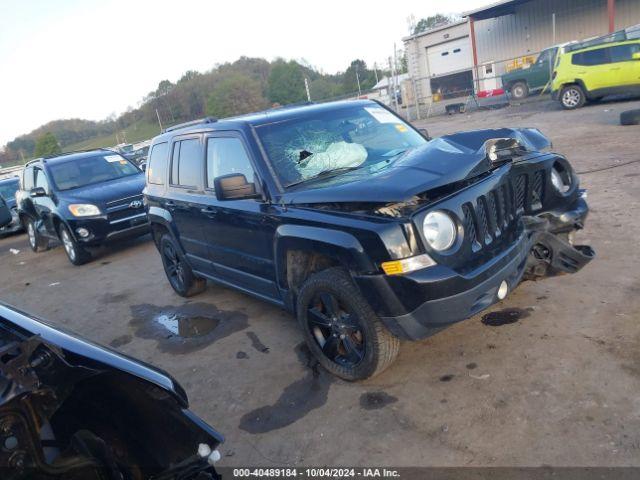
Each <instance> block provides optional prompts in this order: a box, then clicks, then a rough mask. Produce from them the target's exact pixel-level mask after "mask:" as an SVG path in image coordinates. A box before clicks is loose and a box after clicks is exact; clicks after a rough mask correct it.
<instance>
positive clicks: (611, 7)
mask: <svg viewBox="0 0 640 480" xmlns="http://www.w3.org/2000/svg"><path fill="white" fill-rule="evenodd" d="M607 13H608V14H609V33H613V32H615V31H616V0H607Z"/></svg>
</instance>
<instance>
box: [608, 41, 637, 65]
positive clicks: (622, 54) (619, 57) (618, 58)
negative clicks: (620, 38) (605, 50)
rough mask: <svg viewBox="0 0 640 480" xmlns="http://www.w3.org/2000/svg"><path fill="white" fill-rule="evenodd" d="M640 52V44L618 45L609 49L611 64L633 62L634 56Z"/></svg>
mask: <svg viewBox="0 0 640 480" xmlns="http://www.w3.org/2000/svg"><path fill="white" fill-rule="evenodd" d="M638 52H640V43H628V44H626V45H616V46H615V47H611V48H610V49H609V55H610V57H611V63H615V62H627V61H629V60H633V54H634V53H638Z"/></svg>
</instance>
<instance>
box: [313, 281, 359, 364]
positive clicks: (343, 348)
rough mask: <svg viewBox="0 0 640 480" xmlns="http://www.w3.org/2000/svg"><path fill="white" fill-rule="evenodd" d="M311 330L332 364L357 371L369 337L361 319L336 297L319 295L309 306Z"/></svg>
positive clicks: (324, 293) (327, 293)
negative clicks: (356, 368)
mask: <svg viewBox="0 0 640 480" xmlns="http://www.w3.org/2000/svg"><path fill="white" fill-rule="evenodd" d="M307 328H308V329H309V331H310V333H311V335H312V336H313V338H314V339H315V341H316V342H317V344H318V346H319V347H320V349H321V350H322V353H323V354H324V355H325V356H326V357H327V358H328V359H329V360H331V361H332V362H334V363H337V364H338V365H341V366H343V367H347V368H354V367H355V366H356V365H358V364H359V363H360V362H361V361H362V359H363V358H364V350H365V337H364V332H363V329H362V327H361V326H360V322H359V320H358V317H357V315H356V314H355V313H354V312H351V311H349V309H348V307H347V306H345V305H341V304H340V302H339V301H338V299H337V298H336V297H335V296H334V295H333V294H331V293H329V292H322V293H319V294H318V295H317V296H316V297H315V298H314V299H313V301H312V302H311V303H310V304H309V308H308V309H307Z"/></svg>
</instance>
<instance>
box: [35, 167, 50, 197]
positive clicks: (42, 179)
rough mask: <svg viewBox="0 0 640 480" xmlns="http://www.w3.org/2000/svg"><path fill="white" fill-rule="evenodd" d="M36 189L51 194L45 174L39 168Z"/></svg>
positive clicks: (37, 169)
mask: <svg viewBox="0 0 640 480" xmlns="http://www.w3.org/2000/svg"><path fill="white" fill-rule="evenodd" d="M35 186H36V187H42V188H44V191H45V192H47V193H49V182H48V181H47V177H46V176H45V174H44V172H43V171H42V170H40V169H39V168H36V185H35Z"/></svg>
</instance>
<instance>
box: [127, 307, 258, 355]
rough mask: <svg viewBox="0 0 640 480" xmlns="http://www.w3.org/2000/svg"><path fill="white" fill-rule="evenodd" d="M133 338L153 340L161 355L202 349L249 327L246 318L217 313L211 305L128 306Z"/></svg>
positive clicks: (234, 313) (232, 312)
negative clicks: (133, 330) (162, 353)
mask: <svg viewBox="0 0 640 480" xmlns="http://www.w3.org/2000/svg"><path fill="white" fill-rule="evenodd" d="M131 315H132V319H131V322H130V324H131V326H132V327H134V328H135V332H134V334H135V336H136V337H140V338H145V339H151V340H156V341H157V342H158V348H159V349H160V350H161V351H163V352H168V353H174V354H184V353H190V352H194V351H197V350H201V349H203V348H205V347H207V346H209V345H211V344H212V343H213V342H215V341H217V340H220V339H221V338H225V337H228V336H229V335H231V334H233V333H235V332H238V331H241V330H244V329H246V328H247V327H248V326H249V322H248V318H247V315H245V314H244V313H241V312H234V311H228V310H218V308H217V307H216V306H215V305H212V304H210V303H185V304H184V305H179V306H173V305H167V306H157V305H149V304H143V305H134V306H132V307H131Z"/></svg>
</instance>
